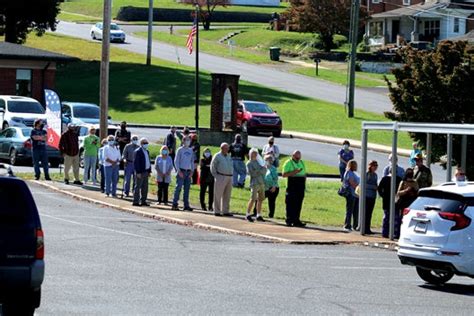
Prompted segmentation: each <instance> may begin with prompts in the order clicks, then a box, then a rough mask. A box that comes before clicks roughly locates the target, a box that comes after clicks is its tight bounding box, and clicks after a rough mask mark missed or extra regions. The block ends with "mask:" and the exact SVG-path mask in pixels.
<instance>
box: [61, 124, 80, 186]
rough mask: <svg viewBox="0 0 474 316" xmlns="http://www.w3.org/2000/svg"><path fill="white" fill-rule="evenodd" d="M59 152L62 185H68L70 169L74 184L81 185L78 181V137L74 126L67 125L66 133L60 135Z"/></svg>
mask: <svg viewBox="0 0 474 316" xmlns="http://www.w3.org/2000/svg"><path fill="white" fill-rule="evenodd" d="M59 151H60V152H61V154H62V155H63V157H64V183H66V184H69V171H70V170H71V167H72V172H73V174H74V184H78V185H82V182H81V180H80V179H79V136H78V135H77V132H76V126H75V125H73V124H71V123H69V124H68V126H67V131H65V132H64V133H63V134H62V135H61V139H60V140H59Z"/></svg>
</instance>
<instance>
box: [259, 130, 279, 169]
mask: <svg viewBox="0 0 474 316" xmlns="http://www.w3.org/2000/svg"><path fill="white" fill-rule="evenodd" d="M262 155H263V156H264V157H265V156H267V155H271V156H272V157H273V164H274V165H275V167H277V168H278V166H279V165H280V160H279V159H278V158H279V157H280V148H278V145H275V138H274V137H273V136H270V137H269V138H268V144H266V145H265V146H263V148H262Z"/></svg>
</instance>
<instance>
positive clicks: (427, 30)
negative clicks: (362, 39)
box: [366, 0, 474, 44]
mask: <svg viewBox="0 0 474 316" xmlns="http://www.w3.org/2000/svg"><path fill="white" fill-rule="evenodd" d="M367 1H371V0H367ZM402 1H403V0H402ZM384 2H386V1H384ZM472 29H474V0H451V1H450V0H438V1H436V0H425V1H422V3H419V4H414V5H409V6H401V7H399V8H398V9H394V10H390V11H385V12H381V13H375V14H372V15H370V19H369V21H368V23H367V24H366V34H367V35H368V36H369V38H379V39H382V40H383V42H384V44H387V43H396V42H397V37H398V38H399V39H400V37H401V38H403V39H405V40H406V41H408V42H410V41H430V42H433V41H439V40H443V39H448V38H452V37H456V36H461V35H464V34H466V33H468V32H469V31H471V30H472Z"/></svg>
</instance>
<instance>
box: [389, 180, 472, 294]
mask: <svg viewBox="0 0 474 316" xmlns="http://www.w3.org/2000/svg"><path fill="white" fill-rule="evenodd" d="M403 214H404V216H403V224H402V228H401V235H400V239H399V250H398V256H399V258H400V260H401V262H402V264H407V265H412V266H415V267H416V271H417V273H418V275H419V276H420V277H421V279H423V280H424V281H426V282H428V283H431V284H436V285H440V284H443V283H445V282H448V281H449V280H450V279H451V278H452V277H453V276H454V275H460V276H468V277H471V278H474V242H473V241H472V238H473V237H474V224H473V223H472V218H473V217H474V182H469V183H465V184H456V183H445V184H442V185H440V186H437V187H433V188H426V189H422V190H420V192H419V196H418V198H417V199H416V200H415V201H414V202H413V203H412V204H411V205H410V207H409V208H406V209H405V210H403Z"/></svg>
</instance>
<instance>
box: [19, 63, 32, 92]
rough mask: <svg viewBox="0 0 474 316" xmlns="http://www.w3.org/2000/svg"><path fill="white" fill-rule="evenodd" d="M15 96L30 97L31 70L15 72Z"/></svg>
mask: <svg viewBox="0 0 474 316" xmlns="http://www.w3.org/2000/svg"><path fill="white" fill-rule="evenodd" d="M16 95H21V96H24V97H31V69H17V70H16Z"/></svg>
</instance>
